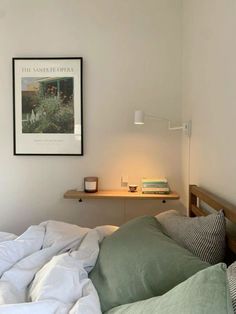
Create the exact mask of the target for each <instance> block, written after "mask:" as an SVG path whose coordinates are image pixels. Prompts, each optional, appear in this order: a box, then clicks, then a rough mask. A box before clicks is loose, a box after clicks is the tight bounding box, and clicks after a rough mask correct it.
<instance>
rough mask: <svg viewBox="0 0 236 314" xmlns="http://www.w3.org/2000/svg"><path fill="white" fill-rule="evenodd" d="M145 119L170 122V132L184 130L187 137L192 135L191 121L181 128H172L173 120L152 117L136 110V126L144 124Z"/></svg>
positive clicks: (184, 123) (183, 124)
mask: <svg viewBox="0 0 236 314" xmlns="http://www.w3.org/2000/svg"><path fill="white" fill-rule="evenodd" d="M145 119H153V120H157V121H166V122H168V130H169V131H178V130H182V131H183V132H184V133H185V134H186V135H187V136H190V135H191V121H187V122H183V123H182V125H181V126H177V127H172V126H171V120H169V119H167V118H160V117H156V116H152V115H147V114H145V113H144V112H143V111H142V110H136V111H135V113H134V124H144V122H145Z"/></svg>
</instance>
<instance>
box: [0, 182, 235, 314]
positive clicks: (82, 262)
mask: <svg viewBox="0 0 236 314" xmlns="http://www.w3.org/2000/svg"><path fill="white" fill-rule="evenodd" d="M189 193H190V197H189V199H190V203H189V216H190V217H192V218H193V219H192V218H189V217H183V216H181V215H179V214H178V213H176V212H175V211H168V212H165V213H162V214H159V215H157V216H156V217H150V216H144V217H137V218H135V219H133V220H132V221H129V222H128V223H126V224H124V225H122V226H121V227H120V228H118V227H115V226H100V227H97V228H94V229H89V228H81V227H79V226H76V225H70V224H66V223H63V222H56V221H47V222H43V223H41V224H39V225H37V226H31V227H29V228H28V229H27V230H26V232H24V233H23V234H22V235H20V236H16V235H13V234H9V233H3V232H2V233H1V232H0V275H1V278H0V314H1V313H4V314H8V313H22V314H28V313H30V314H31V313H40V314H42V313H43V314H52V313H59V314H66V313H70V314H101V313H102V312H103V313H107V314H134V313H135V314H145V313H147V314H149V313H153V314H155V313H158V314H159V313H160V314H168V313H170V314H171V313H175V314H185V313H186V314H204V313H206V314H211V313H214V314H217V313H219V314H224V313H234V309H235V311H236V300H235V298H234V295H236V293H235V291H234V289H235V288H236V266H235V265H234V263H233V264H231V263H232V262H233V261H234V257H235V253H236V242H235V238H234V236H232V235H231V234H230V233H227V242H225V234H226V232H225V217H226V219H227V220H229V221H231V222H232V223H235V222H236V208H235V207H234V206H232V205H231V204H229V203H227V202H225V201H223V200H221V199H219V198H218V197H216V196H215V195H213V194H211V193H209V192H207V191H205V190H204V189H202V188H200V187H197V186H193V185H191V186H190V188H189ZM207 206H210V207H211V208H213V209H215V210H216V211H217V213H214V214H210V213H209V211H208V207H207ZM224 215H225V216H224ZM194 217H195V218H194ZM192 231H194V232H192ZM225 253H226V254H225ZM225 262H227V263H228V264H231V265H230V266H229V267H228V268H227V266H226V264H225ZM234 287H235V288H234Z"/></svg>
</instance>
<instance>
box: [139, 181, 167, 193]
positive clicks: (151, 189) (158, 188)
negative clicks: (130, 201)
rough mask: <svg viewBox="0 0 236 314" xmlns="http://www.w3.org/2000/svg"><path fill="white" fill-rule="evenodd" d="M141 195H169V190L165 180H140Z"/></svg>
mask: <svg viewBox="0 0 236 314" xmlns="http://www.w3.org/2000/svg"><path fill="white" fill-rule="evenodd" d="M142 193H144V194H169V193H170V188H169V185H168V181H167V179H165V178H161V179H142Z"/></svg>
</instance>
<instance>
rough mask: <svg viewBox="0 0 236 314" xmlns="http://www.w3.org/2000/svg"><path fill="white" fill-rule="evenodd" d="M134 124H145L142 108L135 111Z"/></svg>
mask: <svg viewBox="0 0 236 314" xmlns="http://www.w3.org/2000/svg"><path fill="white" fill-rule="evenodd" d="M134 124H144V112H143V111H142V110H136V111H135V113H134Z"/></svg>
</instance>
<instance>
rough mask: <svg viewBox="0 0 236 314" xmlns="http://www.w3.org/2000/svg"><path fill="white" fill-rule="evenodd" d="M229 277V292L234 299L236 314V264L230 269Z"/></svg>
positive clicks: (235, 311)
mask: <svg viewBox="0 0 236 314" xmlns="http://www.w3.org/2000/svg"><path fill="white" fill-rule="evenodd" d="M227 277H228V282H229V291H230V295H231V299H232V305H233V309H234V313H236V262H234V263H233V264H231V265H230V266H229V267H228V269H227Z"/></svg>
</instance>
